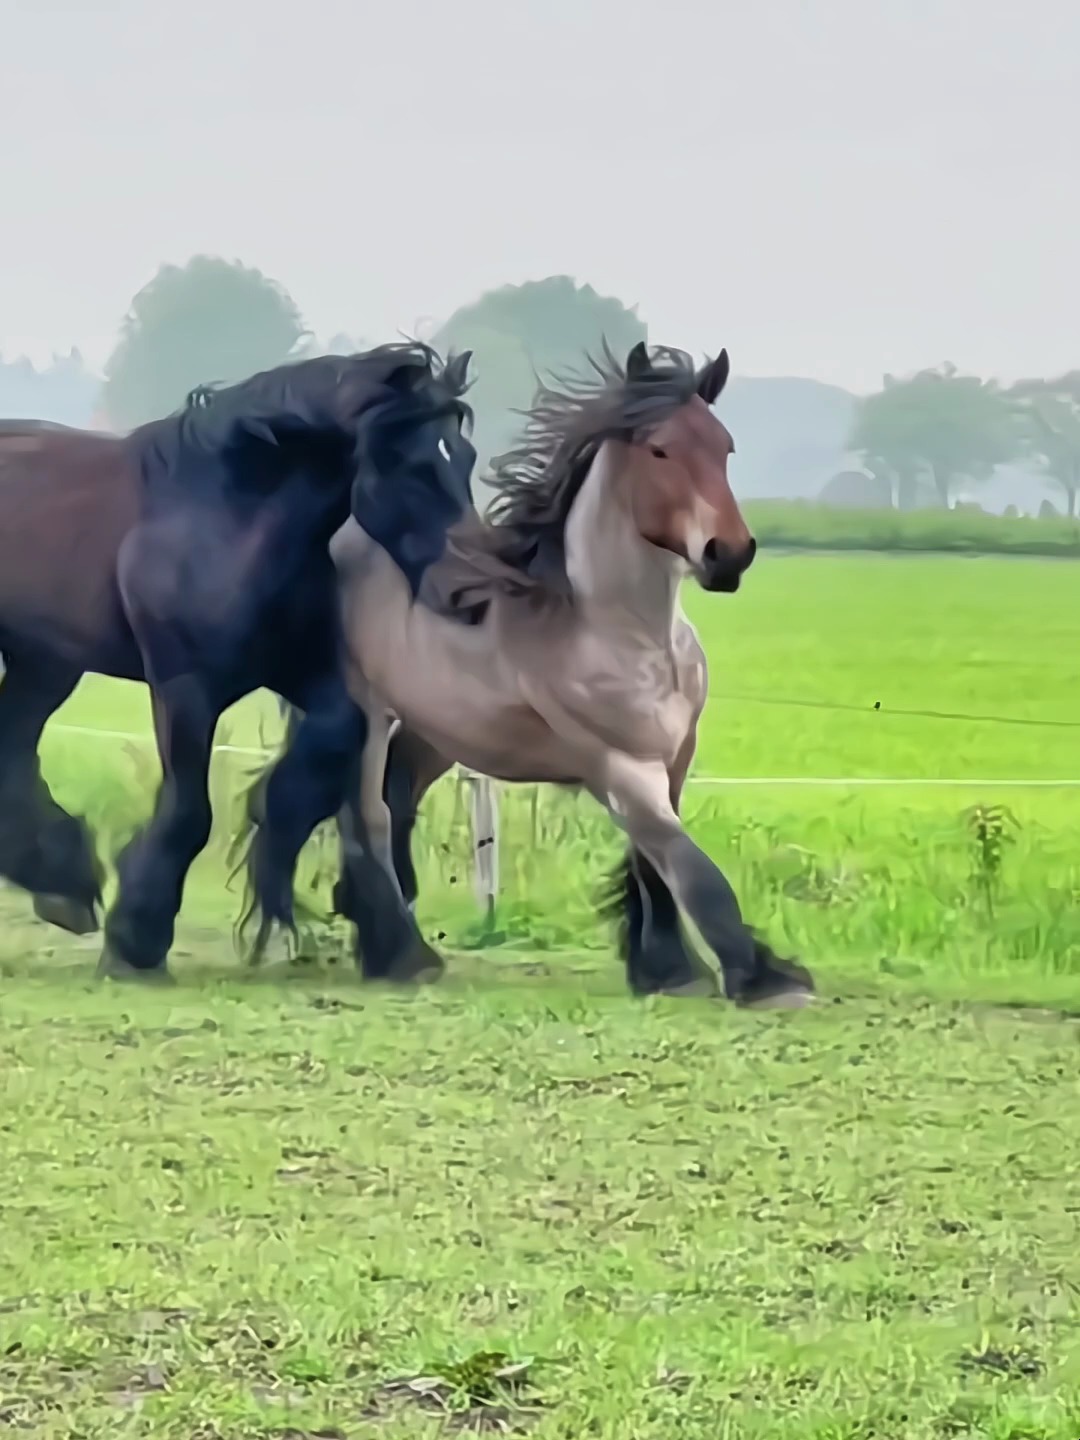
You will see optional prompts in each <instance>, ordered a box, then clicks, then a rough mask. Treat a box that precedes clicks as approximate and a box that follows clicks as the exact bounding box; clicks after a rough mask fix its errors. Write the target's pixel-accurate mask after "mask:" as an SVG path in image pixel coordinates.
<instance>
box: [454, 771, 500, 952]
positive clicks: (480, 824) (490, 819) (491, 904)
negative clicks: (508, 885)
mask: <svg viewBox="0 0 1080 1440" xmlns="http://www.w3.org/2000/svg"><path fill="white" fill-rule="evenodd" d="M461 773H462V775H463V776H464V778H465V779H466V780H467V781H468V784H469V792H470V796H469V798H470V801H471V804H470V811H471V817H472V843H473V887H474V889H475V891H476V899H477V901H478V903H479V905H480V908H481V910H483V912H484V915H485V919H486V921H487V926H488V928H489V929H494V926H495V907H496V905H497V903H498V896H499V802H498V799H497V797H496V793H495V784H494V782H493V781H492V779H491V777H490V776H489V775H479V774H477V772H476V771H475V770H466V769H465V768H464V767H462V771H461Z"/></svg>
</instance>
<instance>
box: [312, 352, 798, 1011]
mask: <svg viewBox="0 0 1080 1440" xmlns="http://www.w3.org/2000/svg"><path fill="white" fill-rule="evenodd" d="M728 368H729V367H728V357H727V353H726V352H721V354H720V356H719V357H718V359H716V360H715V361H713V362H711V363H709V364H707V365H705V366H704V367H703V368H702V369H701V370H700V371H699V370H696V369H695V367H694V364H693V362H692V361H691V359H690V357H689V356H687V355H685V354H684V353H683V352H681V351H677V350H672V349H661V350H658V351H655V352H654V353H652V354H650V353H649V351H647V350H646V348H645V346H644V345H637V346H635V347H634V349H633V350H632V351H631V352H630V355H629V357H628V360H627V362H626V365H625V367H622V366H620V365H618V364H617V362H616V361H615V360H614V358H613V357H612V356H611V355H610V353H608V354H606V357H605V362H604V363H603V364H597V365H596V366H595V369H596V370H597V372H598V373H597V377H596V380H595V382H593V381H589V380H585V381H578V382H574V381H571V382H569V383H568V384H567V385H566V386H565V387H564V388H563V389H561V390H560V389H554V388H550V387H546V386H542V387H541V389H540V391H539V394H538V398H537V401H536V404H535V405H534V407H533V409H532V411H531V414H530V417H529V420H528V423H527V426H526V430H525V436H524V440H523V443H522V445H521V447H520V448H519V449H518V450H516V451H515V452H513V453H512V454H510V455H509V456H506V457H504V458H503V459H502V460H501V461H498V462H496V474H495V477H494V485H495V487H496V492H497V493H496V499H495V501H494V504H493V506H492V509H491V512H490V514H491V520H492V522H493V523H488V524H483V523H481V522H480V521H479V519H478V518H477V517H476V516H475V514H474V513H473V512H470V513H469V514H468V515H467V516H466V517H465V518H464V519H463V520H462V521H461V522H460V523H459V524H458V526H456V527H455V529H454V530H452V531H451V534H450V538H449V543H448V549H447V552H446V554H445V556H444V558H443V559H442V560H441V561H440V562H439V563H438V564H437V565H435V566H433V567H432V568H431V569H430V570H429V571H428V573H427V575H426V577H425V581H424V588H426V589H428V590H429V592H430V593H429V599H430V601H431V603H430V604H428V605H414V604H413V603H412V597H411V595H410V589H409V584H408V581H407V579H406V577H405V576H404V575H403V574H402V572H401V570H400V568H399V567H398V566H397V565H396V564H395V562H394V560H393V557H392V556H391V555H390V554H388V553H387V551H386V549H385V548H384V547H381V546H380V545H379V544H378V543H377V542H376V540H375V538H374V537H372V536H370V535H369V534H365V531H364V527H363V521H362V519H359V518H355V517H354V518H352V519H350V520H348V521H346V522H345V524H344V525H343V527H342V528H341V530H339V532H338V533H337V535H336V536H335V537H334V539H333V541H332V542H331V547H330V550H331V555H332V556H333V559H334V563H335V565H336V567H337V571H338V577H339V580H340V585H341V591H342V606H343V621H344V633H345V643H346V648H347V652H348V659H347V681H348V686H349V690H350V693H351V694H352V696H353V698H354V700H355V701H356V702H357V703H358V704H359V705H361V706H362V707H363V708H364V710H365V712H366V713H367V715H368V722H369V728H368V736H367V743H366V747H365V751H364V756H363V760H362V767H361V768H362V781H361V807H360V808H361V814H362V819H363V822H364V824H365V825H366V828H367V832H368V837H369V842H370V843H371V844H372V846H373V847H374V848H375V851H376V853H377V854H378V855H380V856H381V858H382V861H383V865H384V867H385V868H386V870H387V871H388V873H390V874H393V875H396V879H397V883H399V884H401V885H402V886H403V889H404V891H405V892H406V895H405V898H406V899H413V898H415V874H414V872H413V870H412V866H411V861H410V858H409V854H408V850H409V829H410V828H411V823H412V818H413V816H414V814H415V807H416V805H417V803H418V802H419V797H420V795H421V794H422V793H423V790H424V789H425V788H426V787H427V786H428V785H430V784H431V783H432V782H433V780H434V779H435V778H436V777H437V775H439V774H441V773H442V772H444V771H445V770H446V769H447V768H448V767H449V765H450V764H451V763H453V762H455V761H456V762H459V763H463V764H465V765H468V766H469V767H470V768H472V769H473V770H478V771H481V772H482V773H485V774H488V775H491V776H494V777H495V778H498V779H502V780H509V781H552V782H555V783H558V784H563V785H576V786H580V787H583V788H584V789H585V790H587V791H588V792H589V793H591V794H592V795H593V796H594V797H595V798H596V799H597V800H598V801H599V802H600V804H601V805H603V806H604V807H605V808H606V809H607V811H608V812H609V814H610V815H611V817H612V819H613V820H614V821H615V823H616V824H617V825H618V826H619V827H620V828H621V829H623V830H624V831H625V832H626V834H627V836H628V838H629V842H630V848H629V852H628V855H627V858H626V862H625V866H624V869H623V873H622V874H621V875H620V877H619V886H618V889H619V895H618V904H619V908H620V910H621V912H622V916H623V919H624V954H625V959H626V962H627V972H628V980H629V983H630V986H631V988H632V989H634V990H635V991H638V992H650V991H664V992H667V993H676V994H684V993H700V992H701V991H703V990H705V991H710V992H715V989H716V980H715V975H714V972H713V971H712V970H711V968H709V967H706V966H704V965H703V964H702V962H701V961H700V960H699V959H698V958H697V957H696V956H695V955H694V953H693V952H692V951H691V949H690V948H689V946H688V945H687V943H686V941H685V939H684V937H683V935H682V933H681V930H680V925H679V910H680V908H681V910H682V911H683V912H685V914H686V915H687V916H689V918H690V919H691V920H692V921H693V922H694V923H695V925H696V926H697V928H698V930H699V931H700V933H701V935H702V936H703V938H704V940H705V941H706V943H707V944H708V946H709V947H710V949H711V950H712V951H713V952H714V954H715V955H716V957H717V959H718V960H719V963H720V967H721V970H722V972H723V981H724V989H725V992H726V994H727V995H728V997H729V998H731V999H733V1000H735V1001H737V1002H738V1003H739V1004H742V1005H753V1006H763V1005H776V1006H797V1005H802V1004H805V1003H806V1002H807V1000H809V999H810V998H811V997H812V995H813V981H812V979H811V977H810V975H809V973H808V972H807V971H806V970H805V969H803V968H802V967H801V966H799V965H796V964H794V963H791V962H786V961H781V960H779V959H778V958H777V957H776V956H775V955H774V954H773V952H772V951H771V950H770V949H769V947H768V946H767V945H766V944H764V942H763V941H761V940H760V939H758V938H757V937H755V936H754V934H753V933H752V932H751V930H750V929H749V928H748V927H747V925H746V923H745V922H744V920H743V918H742V915H741V913H740V910H739V905H738V902H737V900H736V898H735V895H734V892H733V891H732V888H731V886H730V885H729V883H728V882H727V880H726V879H725V877H724V875H723V874H722V873H721V871H720V870H719V869H718V868H717V866H716V865H715V864H714V863H713V862H712V860H710V859H709V857H708V856H707V855H706V854H705V853H704V852H703V851H702V850H701V849H700V848H699V847H698V846H697V845H696V844H695V843H694V841H693V840H692V839H691V838H690V836H689V835H688V834H687V833H686V831H685V830H684V828H683V826H682V824H681V822H680V820H679V801H680V797H681V794H682V789H683V783H684V781H685V779H686V774H687V771H688V769H689V767H690V763H691V760H692V758H693V754H694V749H695V743H696V730H697V724H698V720H699V717H700V715H701V711H702V708H703V706H704V703H705V698H706V690H707V677H706V667H705V656H704V653H703V651H702V649H701V646H700V644H699V643H698V639H697V636H696V634H695V632H694V630H693V628H692V626H691V625H690V624H689V622H688V621H687V620H686V618H685V617H684V615H683V614H682V611H681V608H680V606H679V587H680V583H681V581H682V579H683V578H684V577H685V576H687V575H693V576H694V578H695V579H696V580H697V581H698V583H699V584H700V585H701V586H702V587H703V588H704V589H705V590H709V591H723V592H733V591H735V590H736V589H738V586H739V583H740V580H741V578H742V576H743V574H744V573H745V571H746V570H747V568H748V567H749V566H750V564H751V562H752V561H753V559H754V553H755V542H754V540H753V538H752V536H751V535H750V533H749V531H748V529H747V527H746V524H745V522H744V520H743V517H742V515H741V513H740V511H739V507H738V505H737V503H736V501H735V498H734V495H733V494H732V491H731V488H730V485H729V483H728V477H727V465H728V460H729V457H730V456H731V454H732V453H733V449H734V447H733V444H732V440H731V436H730V435H729V433H728V431H727V430H726V429H725V427H724V426H723V425H722V424H721V423H720V421H719V420H718V419H717V418H716V417H715V416H714V415H713V413H712V411H711V408H710V407H711V406H712V404H713V403H714V402H715V400H716V398H717V396H718V395H719V393H720V391H721V390H722V388H723V386H724V383H725V381H726V379H727V375H728ZM424 588H422V591H421V594H423V593H424ZM440 611H441V612H442V613H440ZM448 611H449V612H452V613H450V614H448V613H447V612H448ZM455 617H456V618H455ZM392 716H396V717H398V719H399V721H400V723H401V726H402V729H401V731H400V732H399V734H398V735H397V736H396V737H395V738H394V739H393V741H391V739H390V736H391V717H392ZM388 756H389V763H388ZM388 802H389V803H388ZM395 862H396V863H395ZM349 883H351V878H350V880H349ZM346 898H347V897H346Z"/></svg>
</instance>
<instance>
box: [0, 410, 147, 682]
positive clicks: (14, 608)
mask: <svg viewBox="0 0 1080 1440" xmlns="http://www.w3.org/2000/svg"><path fill="white" fill-rule="evenodd" d="M139 490H140V475H139V469H138V465H137V463H135V461H134V457H133V456H132V455H131V453H130V449H129V447H128V446H127V445H126V443H125V441H124V440H123V439H122V438H120V437H118V436H115V435H108V434H102V433H100V432H97V431H90V430H78V429H75V428H73V427H71V426H66V425H55V424H52V423H50V422H47V421H28V420H5V421H0V633H2V635H3V636H4V637H5V640H6V643H7V644H9V645H18V644H20V643H26V644H28V645H32V646H34V647H39V648H44V649H46V650H51V651H55V653H56V654H57V655H60V656H62V657H63V658H65V659H67V660H69V661H71V663H73V664H76V663H77V664H80V665H82V666H83V668H85V669H98V668H100V667H101V666H104V667H105V668H106V669H108V667H109V665H110V664H112V663H113V661H114V660H115V663H116V664H117V666H118V668H119V669H121V670H126V669H130V663H129V658H128V657H129V654H130V636H129V635H128V633H127V629H126V625H125V624H124V621H123V616H122V612H121V611H120V609H119V606H118V601H117V591H116V560H117V555H118V553H119V549H120V545H121V544H122V542H123V539H124V536H125V535H126V534H127V533H128V531H129V530H130V529H131V528H132V527H133V526H134V525H135V524H136V523H137V519H138V514H139ZM84 661H85V662H86V663H85V664H83V662H84ZM106 662H108V663H106Z"/></svg>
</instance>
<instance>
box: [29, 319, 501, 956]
mask: <svg viewBox="0 0 1080 1440" xmlns="http://www.w3.org/2000/svg"><path fill="white" fill-rule="evenodd" d="M467 366H468V356H467V355H466V356H463V357H461V358H459V359H458V360H455V361H451V362H450V363H448V364H447V365H446V366H445V367H444V366H443V365H442V362H441V361H440V360H439V357H438V356H437V355H436V354H435V353H434V352H433V351H432V350H430V349H429V348H428V347H426V346H423V345H418V344H407V345H388V346H382V347H379V348H378V349H375V350H372V351H369V352H366V353H364V354H359V355H353V356H348V357H339V356H333V357H325V358H320V359H315V360H307V361H303V362H300V363H298V364H294V365H288V366H282V367H280V368H278V369H276V370H270V371H267V372H266V373H264V374H262V375H257V376H255V377H254V378H253V379H251V380H248V381H245V382H244V383H243V384H240V385H235V386H232V387H230V388H228V389H223V390H220V391H200V392H197V393H195V394H194V395H193V396H192V397H189V402H188V405H187V407H186V408H185V409H184V410H183V411H181V412H180V413H179V414H176V415H172V416H169V417H168V418H166V419H163V420H159V421H155V422H153V423H151V424H149V425H144V426H142V427H140V428H139V429H137V430H135V431H133V432H132V433H131V434H130V435H128V436H123V437H121V436H114V435H103V434H94V433H91V432H86V431H81V430H74V429H67V428H65V427H62V426H56V425H49V424H42V423H38V422H33V421H6V422H3V423H0V652H2V654H3V659H4V664H5V673H4V677H3V682H2V683H0V875H3V876H5V877H6V878H7V879H9V880H11V881H13V882H14V883H15V884H17V885H20V886H22V887H23V888H24V889H26V890H28V891H30V892H31V893H32V894H33V896H34V903H35V907H36V909H37V912H38V914H39V915H41V916H42V917H43V918H45V919H48V920H51V921H52V922H54V923H56V924H59V925H62V926H64V927H65V928H67V929H69V930H72V931H75V932H76V933H86V932H89V931H91V930H94V929H96V927H97V923H98V908H99V905H100V902H101V879H102V871H101V867H100V864H99V862H98V859H97V857H96V855H95V853H94V848H93V845H92V843H91V838H90V835H89V834H88V831H87V829H86V826H85V825H84V824H83V822H82V821H81V820H77V819H76V818H74V817H73V816H71V815H69V814H68V813H67V812H66V811H65V810H63V809H62V808H61V807H60V806H59V805H58V804H57V803H56V801H55V800H54V799H53V798H52V796H51V794H50V793H49V788H48V786H47V785H46V783H45V781H44V780H43V778H42V776H41V772H40V767H39V762H38V756H37V749H38V742H39V740H40V738H41V733H42V730H43V729H44V726H45V723H46V721H47V720H48V719H49V716H50V715H52V714H53V712H54V711H55V710H56V709H57V708H58V707H59V706H60V705H61V704H63V702H64V701H65V700H66V699H67V698H68V696H69V695H71V693H72V691H73V690H74V689H75V686H76V685H77V683H78V681H79V679H80V678H81V676H82V675H83V674H84V673H85V672H87V671H94V672H96V673H98V674H101V675H110V676H115V677H117V678H120V679H126V680H141V681H145V682H146V684H147V685H149V687H150V690H151V695H152V701H153V716H154V727H155V732H156V736H157V742H158V749H159V752H160V756H161V764H162V770H163V783H162V785H161V789H160V791H159V793H158V797H157V802H156V804H155V807H154V813H153V817H152V819H151V820H150V823H149V825H148V826H147V827H146V829H145V830H143V831H142V832H141V833H140V834H138V835H136V836H135V838H134V839H133V840H132V841H131V842H130V843H129V844H128V845H127V846H126V847H125V849H124V851H123V852H122V854H121V855H120V857H119V860H118V868H119V893H118V896H117V899H116V903H115V904H114V906H113V907H112V909H111V911H110V913H109V915H108V917H107V919H106V924H105V946H104V953H103V956H102V966H101V969H102V972H103V973H106V974H111V975H116V976H130V975H133V974H135V975H138V974H142V975H159V976H164V975H165V974H166V973H167V972H166V969H165V962H166V956H167V954H168V951H169V948H170V946H171V944H172V939H173V932H174V925H175V920H176V915H177V912H178V910H179V908H180V902H181V897H182V893H183V887H184V881H185V878H186V875H187V872H188V869H189V868H190V866H191V863H192V861H193V860H194V858H195V856H196V855H197V854H198V853H199V851H200V850H201V849H202V848H203V846H204V845H205V844H206V841H207V839H208V837H209V833H210V823H211V814H210V802H209V797H208V793H207V775H208V769H209V763H210V755H211V749H212V743H213V736H214V730H215V727H216V724H217V721H218V717H219V716H220V715H221V712H222V711H223V710H225V709H226V708H227V707H228V706H230V705H232V704H233V703H234V702H235V701H237V700H239V699H241V698H242V697H243V696H244V695H246V694H248V693H250V692H251V691H253V690H256V689H259V688H263V687H265V688H267V689H270V690H273V691H276V692H277V693H278V694H279V695H280V696H282V697H283V698H284V699H285V700H287V701H288V702H289V704H290V705H293V706H295V707H297V708H299V709H300V710H302V711H303V712H304V719H303V722H302V723H301V724H300V725H299V726H298V727H297V729H296V731H295V733H294V734H293V736H292V743H291V744H290V746H289V749H288V751H287V753H286V754H285V755H284V756H283V758H282V760H281V761H280V762H279V763H278V765H277V767H276V768H275V771H274V773H273V775H272V776H271V778H270V780H269V783H268V784H267V787H266V790H265V794H264V806H265V811H264V822H265V823H264V825H263V826H262V828H261V830H260V833H259V836H258V840H257V843H256V846H255V849H254V851H253V854H252V857H251V866H252V874H253V876H254V877H256V879H257V883H258V888H259V893H260V895H261V896H262V897H263V899H264V902H265V903H264V914H266V915H267V916H268V918H269V919H271V920H275V921H280V922H282V923H284V924H286V925H288V924H290V923H291V920H292V884H291V881H292V874H293V869H294V867H295V861H296V856H297V854H298V853H299V850H300V847H301V845H302V844H303V842H304V840H305V839H306V838H307V836H308V835H309V834H310V832H311V830H312V829H313V827H314V826H315V825H316V824H318V823H319V822H320V821H321V820H323V819H325V818H327V817H329V816H331V815H334V814H336V813H337V812H338V811H339V810H340V809H341V808H342V806H343V804H344V803H345V801H346V799H347V797H348V794H349V782H350V777H351V776H353V775H354V773H355V757H356V755H357V753H358V751H359V750H360V749H362V747H363V743H364V740H365V736H366V722H365V717H364V716H363V714H362V712H361V711H359V710H358V709H357V708H356V706H355V705H354V703H353V702H352V701H351V699H350V698H349V695H348V693H347V691H346V689H345V686H344V684H343V681H342V678H341V669H340V663H339V662H340V622H339V619H338V605H337V596H336V587H335V578H334V571H333V567H332V565H331V562H330V559H329V555H328V553H327V543H328V541H329V539H330V537H331V535H333V534H334V532H335V531H336V530H337V529H338V528H339V527H340V526H341V524H342V523H343V522H344V521H345V520H346V519H347V518H348V517H349V515H350V514H355V515H356V516H358V517H359V519H360V520H361V523H362V524H363V525H364V526H365V528H366V529H368V530H369V531H370V532H371V533H372V534H377V535H378V536H379V539H380V543H382V544H384V545H385V546H386V547H387V549H388V550H389V551H390V553H392V554H394V555H395V558H396V559H397V561H398V563H399V564H400V566H401V568H402V570H403V571H404V573H405V574H406V575H407V576H408V577H409V584H410V586H411V587H412V589H413V591H414V593H415V592H416V591H417V590H418V589H419V586H420V581H421V579H422V576H423V574H424V572H425V570H426V569H427V567H428V566H429V565H430V564H431V563H432V562H433V561H434V560H435V559H437V558H438V557H439V556H440V555H441V553H442V550H443V545H444V541H445V534H446V530H447V528H448V527H449V526H450V525H451V524H452V523H453V522H454V521H455V520H457V519H458V518H459V517H460V516H461V514H462V513H463V512H464V511H465V510H466V509H467V508H469V507H470V506H471V498H470V488H469V486H470V476H471V471H472V465H473V462H474V459H475V452H474V451H473V447H472V445H471V444H470V442H469V440H468V439H467V438H466V435H465V433H464V428H463V427H464V426H465V423H466V421H467V419H468V410H467V407H466V406H465V404H464V402H463V400H462V398H461V397H462V395H463V393H464V389H465V380H466V372H467ZM358 823H359V822H358ZM354 849H355V847H354ZM356 863H357V866H358V867H359V868H358V869H357V875H356V876H355V877H354V879H355V882H356V883H355V884H353V885H351V886H350V887H349V888H350V890H351V891H352V892H353V893H361V894H365V895H366V900H367V903H368V904H369V905H370V904H375V905H376V906H377V905H378V904H379V903H381V894H380V893H376V894H373V893H372V892H371V888H370V886H369V885H368V883H367V879H366V877H364V876H363V867H362V854H361V856H360V859H359V860H357V862H356ZM386 903H387V904H388V905H389V906H390V908H391V911H392V912H393V913H392V914H391V915H390V916H389V917H388V919H387V920H386V921H385V922H384V923H383V925H382V927H381V928H382V933H385V934H387V935H389V936H390V937H391V939H392V941H393V944H392V946H391V947H390V948H389V949H384V950H383V951H381V952H380V953H379V954H378V955H373V956H369V957H368V961H369V964H370V967H371V969H372V970H373V972H374V973H379V972H380V968H381V969H382V970H391V971H392V970H394V969H395V967H396V968H397V969H399V970H400V969H401V968H402V967H404V969H405V971H406V972H407V971H408V967H409V965H410V963H412V962H411V960H410V955H411V954H412V951H413V950H414V949H416V950H417V951H418V953H420V952H422V950H423V945H422V941H421V940H420V937H419V934H418V932H417V931H416V927H415V923H414V922H413V921H412V917H411V915H410V914H409V912H408V911H407V910H406V909H405V907H404V905H403V903H402V901H401V898H400V895H399V894H398V893H397V892H396V890H394V889H392V888H391V889H390V890H388V891H387V893H386ZM368 928H369V929H370V924H369V926H368ZM413 958H414V959H415V956H414V957H413Z"/></svg>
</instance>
